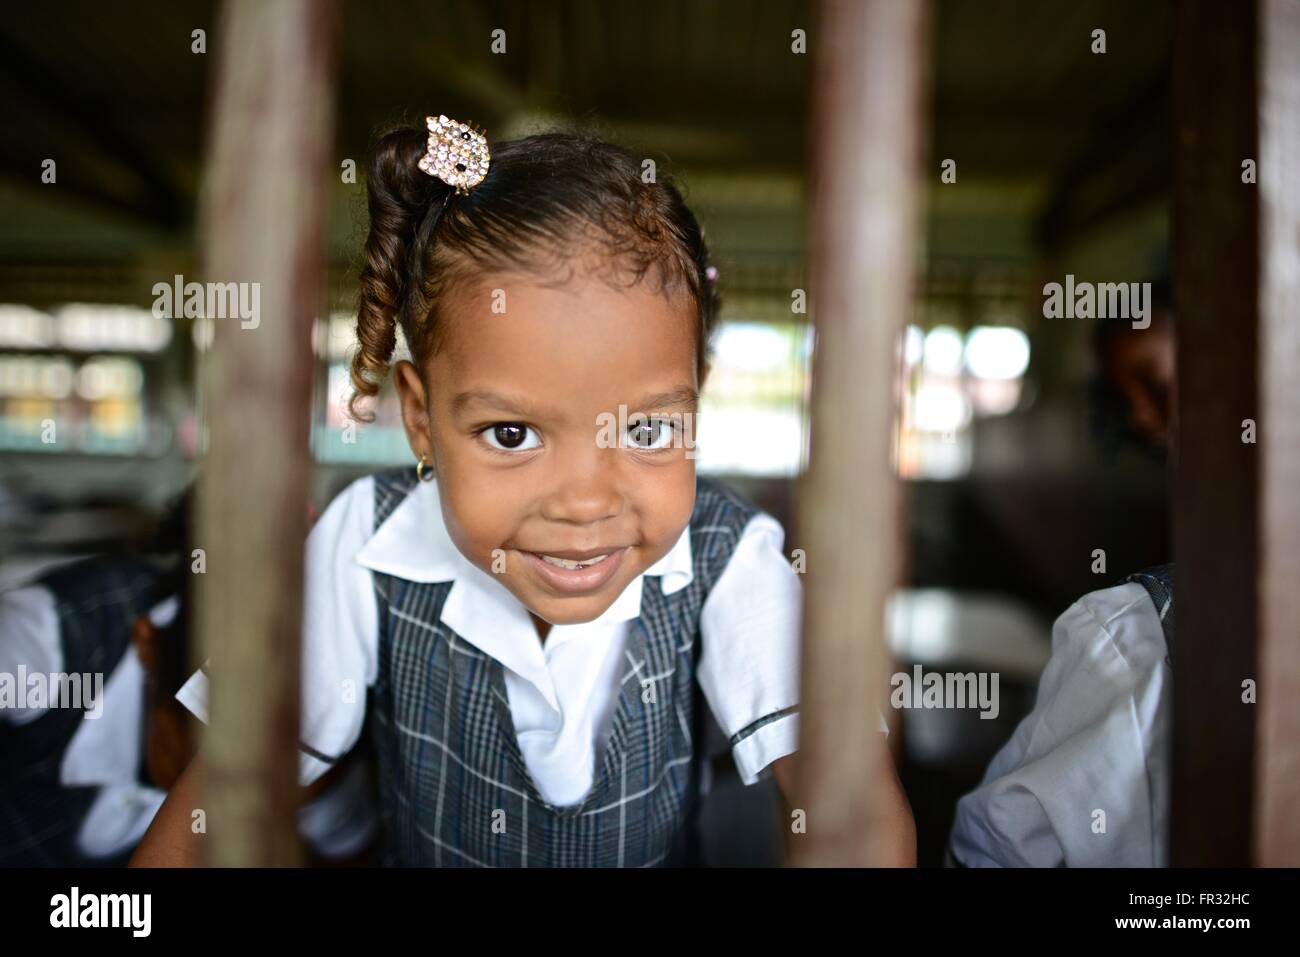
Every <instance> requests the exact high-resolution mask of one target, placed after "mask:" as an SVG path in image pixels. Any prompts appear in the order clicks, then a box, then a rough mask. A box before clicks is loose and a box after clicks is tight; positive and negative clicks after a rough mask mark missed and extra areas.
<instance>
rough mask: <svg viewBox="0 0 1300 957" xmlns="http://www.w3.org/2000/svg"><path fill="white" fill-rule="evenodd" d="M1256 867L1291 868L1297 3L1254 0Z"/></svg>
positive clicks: (1298, 776)
mask: <svg viewBox="0 0 1300 957" xmlns="http://www.w3.org/2000/svg"><path fill="white" fill-rule="evenodd" d="M1258 38H1259V45H1260V69H1259V86H1260V89H1259V119H1260V124H1259V125H1260V130H1259V132H1260V148H1259V210H1260V238H1261V252H1262V255H1261V256H1260V281H1259V310H1260V327H1259V351H1258V355H1259V370H1260V390H1259V395H1260V413H1259V416H1258V422H1259V429H1260V434H1259V445H1258V449H1259V462H1260V472H1259V482H1260V506H1259V523H1260V569H1259V588H1260V590H1259V601H1260V608H1259V652H1258V662H1259V666H1258V671H1259V705H1258V709H1259V713H1258V728H1257V733H1256V742H1257V750H1256V761H1255V786H1256V793H1255V802H1254V807H1255V812H1256V815H1255V862H1256V863H1257V864H1261V865H1265V866H1286V867H1296V866H1300V818H1297V815H1296V809H1297V808H1298V807H1300V388H1297V385H1296V384H1297V381H1300V179H1298V178H1297V177H1300V2H1297V0H1262V3H1261V6H1260V22H1259V28H1258Z"/></svg>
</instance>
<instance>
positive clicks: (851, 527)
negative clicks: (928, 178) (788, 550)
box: [790, 0, 928, 865]
mask: <svg viewBox="0 0 1300 957" xmlns="http://www.w3.org/2000/svg"><path fill="white" fill-rule="evenodd" d="M927 17H928V5H927V4H926V3H922V2H916V3H911V2H909V3H898V2H896V0H828V2H825V3H823V4H822V8H821V18H820V22H819V23H817V24H815V26H814V30H813V32H812V33H811V35H810V38H811V41H812V44H811V45H812V48H813V50H814V53H815V57H816V59H815V63H814V82H813V104H812V106H813V124H812V160H813V165H812V170H813V179H812V183H811V194H812V235H811V247H810V262H811V267H812V271H811V278H812V283H811V284H812V289H811V299H812V305H813V315H814V320H815V328H816V346H815V352H814V359H813V396H812V446H811V459H810V466H809V470H808V472H807V473H806V475H805V476H804V478H803V479H802V481H801V482H800V488H799V493H798V495H799V498H798V528H799V538H798V541H797V544H798V546H799V547H801V548H803V549H804V550H805V552H806V555H807V574H806V576H805V591H804V631H803V634H804V647H803V666H802V685H803V687H802V694H801V699H800V700H801V706H800V712H801V717H800V748H799V752H798V756H797V759H796V765H795V766H796V781H797V783H796V788H795V791H796V801H795V807H796V808H798V809H800V810H803V811H804V812H805V814H806V819H805V820H806V827H807V831H806V833H805V834H802V835H800V836H797V837H795V838H793V839H792V841H791V842H790V849H791V862H792V863H795V864H801V865H863V864H871V863H873V862H875V861H877V860H879V851H878V849H877V847H876V841H875V840H874V838H876V837H877V836H878V835H877V834H876V833H874V832H873V830H872V828H871V826H870V815H871V812H872V808H873V806H874V805H875V804H876V800H875V798H874V793H873V789H874V786H875V785H876V784H877V783H878V780H879V777H878V768H879V766H880V764H879V762H880V760H881V752H882V751H883V749H884V747H885V744H884V741H883V736H882V735H881V734H880V733H879V730H878V718H877V715H878V714H880V713H883V711H884V707H885V702H886V696H885V693H884V692H885V690H886V688H887V677H886V663H887V661H888V653H887V649H886V644H885V633H884V627H885V620H884V607H885V601H886V598H887V596H888V595H889V593H890V591H891V590H892V589H893V588H894V586H895V585H896V583H897V581H898V579H899V574H900V568H901V565H902V561H901V551H902V547H903V536H902V529H903V520H902V502H901V492H900V486H899V483H898V481H897V480H896V478H895V476H894V469H893V454H894V443H895V434H894V430H895V422H896V409H895V402H896V391H895V383H896V378H897V368H896V354H897V347H898V342H899V336H900V334H901V331H902V329H903V327H904V325H905V323H906V318H907V316H908V314H909V310H910V306H911V302H912V295H913V272H914V267H915V263H916V260H917V253H918V250H917V235H918V233H917V225H916V217H917V213H918V206H917V191H918V185H919V183H918V179H919V176H920V168H919V159H920V152H921V138H922V129H923V123H924V115H923V112H922V110H923V95H922V94H923V85H924V84H923V77H924V75H925V61H926V54H927V50H928V48H927V46H926V25H927Z"/></svg>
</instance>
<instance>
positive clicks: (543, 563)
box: [523, 545, 627, 594]
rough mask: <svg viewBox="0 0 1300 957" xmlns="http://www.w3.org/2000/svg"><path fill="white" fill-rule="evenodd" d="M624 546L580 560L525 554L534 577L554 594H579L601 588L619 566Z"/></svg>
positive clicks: (625, 549)
mask: <svg viewBox="0 0 1300 957" xmlns="http://www.w3.org/2000/svg"><path fill="white" fill-rule="evenodd" d="M626 551H627V546H626V545H623V546H620V547H618V548H610V549H604V550H602V551H601V552H599V553H597V554H595V555H591V556H586V557H582V558H565V557H563V556H559V555H546V554H543V553H540V552H524V553H523V554H524V556H525V557H526V558H527V559H528V562H529V564H530V565H531V566H532V567H533V569H534V570H535V572H536V574H537V577H538V578H540V579H541V580H542V581H543V582H545V583H546V584H547V585H548V586H550V588H551V589H553V590H555V591H562V592H567V593H569V594H581V593H583V592H590V591H595V590H596V589H598V588H602V587H604V586H605V585H606V584H607V583H608V582H609V580H610V579H611V578H613V577H614V573H615V572H617V571H618V568H619V565H621V564H622V561H623V554H624V553H625V552H626Z"/></svg>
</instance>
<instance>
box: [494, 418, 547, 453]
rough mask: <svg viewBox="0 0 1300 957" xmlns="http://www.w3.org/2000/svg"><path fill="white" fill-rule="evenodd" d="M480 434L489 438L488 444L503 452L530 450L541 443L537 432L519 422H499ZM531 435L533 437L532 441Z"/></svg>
mask: <svg viewBox="0 0 1300 957" xmlns="http://www.w3.org/2000/svg"><path fill="white" fill-rule="evenodd" d="M479 434H480V435H482V436H483V437H484V438H485V439H486V440H487V444H488V445H490V446H491V447H492V448H494V449H497V450H498V451H501V452H528V451H531V450H532V449H535V448H538V447H539V446H540V445H541V442H540V441H538V436H537V433H536V432H534V431H533V429H532V428H531V427H529V426H527V425H521V424H520V423H518V422H498V423H497V424H496V425H489V426H488V427H487V428H486V429H484V430H483V431H482V432H480V433H479ZM529 436H531V437H532V442H531V443H530V442H529Z"/></svg>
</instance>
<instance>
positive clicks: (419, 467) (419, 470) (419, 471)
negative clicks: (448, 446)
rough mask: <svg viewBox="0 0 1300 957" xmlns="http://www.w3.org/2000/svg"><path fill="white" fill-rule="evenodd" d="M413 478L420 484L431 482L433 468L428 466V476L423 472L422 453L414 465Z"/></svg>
mask: <svg viewBox="0 0 1300 957" xmlns="http://www.w3.org/2000/svg"><path fill="white" fill-rule="evenodd" d="M415 477H416V478H417V479H419V480H420V481H421V482H432V481H433V466H429V471H428V474H426V473H425V471H424V453H423V452H421V453H420V461H418V462H416V463H415Z"/></svg>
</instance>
